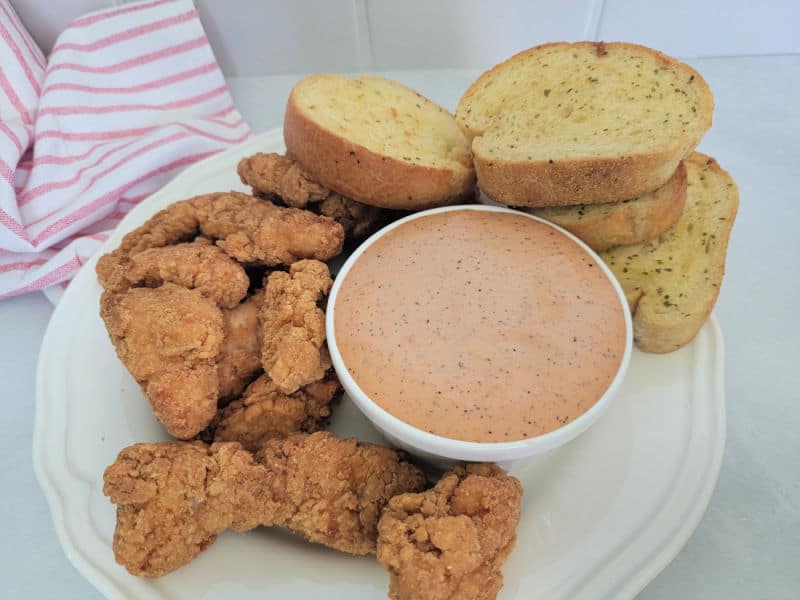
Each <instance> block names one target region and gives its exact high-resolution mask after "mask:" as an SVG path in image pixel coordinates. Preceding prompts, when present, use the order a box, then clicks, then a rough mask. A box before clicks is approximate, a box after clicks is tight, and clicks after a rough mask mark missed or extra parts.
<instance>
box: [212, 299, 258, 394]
mask: <svg viewBox="0 0 800 600" xmlns="http://www.w3.org/2000/svg"><path fill="white" fill-rule="evenodd" d="M263 303H264V290H263V289H260V290H258V291H256V292H255V293H254V294H252V295H251V296H250V297H249V298H248V299H247V300H245V301H244V302H242V303H241V304H239V305H238V306H237V307H236V308H231V309H228V310H223V311H222V328H223V341H222V347H221V348H220V352H219V358H218V360H217V370H218V373H219V399H220V400H225V399H228V398H235V397H236V396H239V395H240V394H241V393H242V391H243V390H244V388H245V387H246V386H247V384H249V383H250V382H251V381H253V379H255V378H256V377H257V376H258V374H259V373H260V372H261V370H262V367H261V322H260V320H259V313H260V312H261V305H262V304H263Z"/></svg>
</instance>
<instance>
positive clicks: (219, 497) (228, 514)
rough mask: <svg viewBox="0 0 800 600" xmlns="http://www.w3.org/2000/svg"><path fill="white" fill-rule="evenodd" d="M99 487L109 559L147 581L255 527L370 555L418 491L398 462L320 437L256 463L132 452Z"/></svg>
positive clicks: (219, 449)
mask: <svg viewBox="0 0 800 600" xmlns="http://www.w3.org/2000/svg"><path fill="white" fill-rule="evenodd" d="M103 480H104V486H103V492H104V493H105V494H106V495H107V496H108V497H109V498H110V499H111V502H113V503H114V504H116V505H117V526H116V530H115V531H114V544H113V546H114V555H115V557H116V559H117V562H119V563H120V564H121V565H123V566H125V568H126V569H128V571H129V572H130V573H132V574H134V575H140V576H144V577H158V576H160V575H165V574H167V573H170V572H171V571H174V570H175V569H177V568H178V567H181V566H182V565H185V564H186V563H188V562H190V561H191V560H192V559H193V558H195V557H196V556H197V555H198V554H200V552H202V551H203V550H205V549H206V548H207V547H208V546H209V545H210V544H211V543H212V542H213V541H214V538H215V536H216V535H217V534H219V533H221V532H222V531H224V530H225V529H234V530H236V531H246V530H248V529H253V528H254V527H257V526H258V525H265V526H272V525H277V526H281V527H286V528H287V529H289V530H291V531H293V532H294V533H297V534H299V535H301V536H303V537H305V538H306V539H308V540H310V541H312V542H316V543H320V544H324V545H326V546H330V547H331V548H335V549H337V550H341V551H342V552H349V553H352V554H369V553H372V552H374V551H375V543H376V537H377V529H376V527H377V521H378V516H379V515H380V511H381V509H382V508H383V507H384V505H385V504H386V502H387V501H388V500H389V498H391V497H392V496H394V495H396V494H401V493H403V492H408V491H415V490H419V489H421V487H422V485H423V481H424V480H423V475H422V473H421V472H420V470H419V469H418V468H417V467H415V466H413V465H412V464H410V463H408V462H406V461H405V458H404V457H403V455H402V454H400V453H398V452H396V451H394V450H391V449H389V448H384V447H382V446H376V445H373V444H359V443H357V442H356V440H354V439H351V440H339V439H337V438H335V437H333V436H332V435H331V434H329V433H326V432H318V433H314V434H311V435H306V434H298V435H295V436H292V437H290V438H288V439H286V440H271V441H269V442H267V443H266V444H265V445H264V446H263V447H262V448H261V449H260V450H259V452H257V453H256V454H255V456H254V455H253V454H251V453H250V452H247V451H246V450H244V449H243V448H242V447H241V445H240V444H238V443H236V442H222V443H216V444H213V445H211V446H207V445H206V444H204V443H202V442H194V443H188V442H171V443H160V444H136V445H134V446H130V447H128V448H126V449H124V450H123V451H122V452H120V454H119V456H118V457H117V460H116V461H115V462H114V464H112V465H111V466H110V467H108V468H107V469H106V471H105V474H104V476H103Z"/></svg>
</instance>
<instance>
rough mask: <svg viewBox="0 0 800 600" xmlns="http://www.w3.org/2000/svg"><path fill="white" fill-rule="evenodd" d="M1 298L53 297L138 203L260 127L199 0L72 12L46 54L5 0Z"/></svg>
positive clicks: (0, 34)
mask: <svg viewBox="0 0 800 600" xmlns="http://www.w3.org/2000/svg"><path fill="white" fill-rule="evenodd" d="M0 38H2V39H0V176H2V177H0V299H2V298H7V297H9V296H14V295H17V294H23V293H26V292H31V291H36V290H42V291H45V293H47V295H48V297H50V298H51V299H53V300H54V301H55V300H56V299H57V298H58V297H59V296H60V293H61V291H62V290H63V288H64V287H66V284H67V282H68V281H69V280H70V279H71V278H72V277H73V276H74V275H75V273H76V271H77V270H78V268H80V266H81V265H82V264H83V263H84V262H86V260H87V259H88V258H89V257H90V256H91V255H92V254H93V253H94V252H96V251H97V249H98V248H99V247H100V245H101V244H102V242H103V241H104V240H105V239H106V237H107V236H108V233H109V232H110V231H111V230H112V229H113V228H114V227H115V226H116V224H117V223H118V222H119V221H120V219H121V218H122V217H123V216H124V215H125V213H127V212H128V211H129V210H130V209H131V208H132V207H133V206H134V205H135V204H136V203H138V202H139V201H141V200H142V199H143V198H146V197H147V196H148V195H150V194H151V193H153V192H154V191H156V190H157V189H158V188H159V187H161V186H163V185H164V184H165V183H166V182H167V181H169V180H170V179H171V178H173V177H174V176H175V175H176V174H177V173H178V172H179V171H180V170H181V169H183V168H184V167H186V166H187V165H189V164H191V163H193V162H195V161H198V160H201V159H203V158H205V157H207V156H210V155H212V154H214V153H215V152H219V151H220V150H222V149H224V148H226V147H228V146H230V145H231V144H237V143H239V142H242V141H243V140H245V139H246V138H247V137H248V136H249V135H250V130H249V128H248V126H247V124H246V123H245V122H244V120H243V119H242V117H241V115H240V114H239V112H238V111H237V110H236V107H235V106H234V105H233V101H232V99H231V96H230V94H229V92H228V88H227V86H226V85H225V80H224V78H223V76H222V73H221V72H220V70H219V66H218V65H217V62H216V60H215V59H214V55H213V53H212V51H211V48H210V47H209V45H208V40H207V39H206V36H205V33H204V32H203V28H202V25H201V24H200V20H199V19H198V16H197V12H196V11H195V9H194V6H193V4H192V2H191V1H190V0H150V1H145V2H138V3H135V4H125V5H123V6H121V7H116V8H113V9H109V10H104V11H100V12H96V13H92V14H89V15H87V16H84V17H81V18H79V19H77V20H75V21H73V22H72V23H71V24H70V25H69V26H68V27H67V29H66V30H65V31H64V32H63V33H62V34H61V36H60V37H59V38H58V41H57V42H56V44H55V46H54V48H53V51H52V53H51V54H50V56H49V57H48V58H47V59H46V58H45V57H44V55H43V54H42V52H41V51H40V50H39V48H38V47H37V46H36V44H35V42H34V41H33V40H32V39H31V36H30V35H29V34H28V32H27V31H26V30H25V28H24V26H23V25H22V23H21V22H20V20H19V18H18V17H17V15H16V14H15V13H14V10H13V8H12V7H11V6H10V4H9V2H8V1H7V0H0Z"/></svg>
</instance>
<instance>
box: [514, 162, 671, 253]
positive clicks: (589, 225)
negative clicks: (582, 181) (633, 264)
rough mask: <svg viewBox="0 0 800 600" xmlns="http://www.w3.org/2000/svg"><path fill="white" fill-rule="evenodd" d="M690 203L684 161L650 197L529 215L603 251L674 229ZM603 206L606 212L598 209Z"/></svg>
mask: <svg viewBox="0 0 800 600" xmlns="http://www.w3.org/2000/svg"><path fill="white" fill-rule="evenodd" d="M685 204H686V167H685V165H684V164H683V162H681V163H679V164H678V168H677V169H676V170H675V173H674V174H673V176H672V177H671V178H670V180H669V181H668V182H667V183H666V184H664V185H663V186H661V187H660V188H658V189H657V190H655V191H654V192H651V193H650V194H647V195H645V196H642V197H639V198H634V199H633V200H628V201H625V202H617V203H614V204H598V205H582V206H576V207H570V208H569V210H568V211H567V210H565V209H561V208H528V209H525V210H526V212H530V213H531V214H534V215H538V216H540V217H542V218H543V219H547V220H548V221H552V222H553V223H555V224H556V225H559V226H560V227H563V228H564V229H566V230H567V231H570V232H571V233H573V234H575V235H576V236H578V237H579V238H581V239H582V240H583V241H584V242H586V244H587V245H588V246H589V247H590V248H592V249H593V250H596V251H597V252H601V251H603V250H608V249H609V248H613V247H614V246H621V245H626V244H636V243H639V242H645V241H648V240H654V239H656V238H657V237H658V236H660V235H661V234H662V233H664V232H665V231H667V230H668V229H669V228H670V227H672V226H673V225H674V224H675V222H676V221H677V220H678V218H679V217H680V216H681V213H682V212H683V207H684V205H685ZM600 207H602V208H603V209H604V210H597V209H599V208H600Z"/></svg>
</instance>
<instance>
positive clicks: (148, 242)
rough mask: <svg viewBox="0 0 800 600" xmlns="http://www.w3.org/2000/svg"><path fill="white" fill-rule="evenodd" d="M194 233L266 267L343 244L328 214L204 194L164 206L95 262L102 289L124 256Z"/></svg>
mask: <svg viewBox="0 0 800 600" xmlns="http://www.w3.org/2000/svg"><path fill="white" fill-rule="evenodd" d="M198 235H203V236H205V237H207V238H210V239H212V240H215V242H216V244H217V246H219V247H220V248H221V249H222V250H224V251H225V252H226V253H227V254H228V256H230V257H231V258H233V259H235V260H236V261H238V262H240V263H244V264H253V265H266V266H276V265H290V264H292V263H293V262H295V261H297V260H300V259H304V258H315V259H319V260H328V259H330V258H333V257H334V256H336V255H337V254H339V253H340V252H341V251H342V243H343V242H344V230H343V229H342V226H341V225H339V224H338V223H336V222H335V221H333V220H331V219H329V218H327V217H321V216H319V215H316V214H314V213H312V212H309V211H304V210H298V209H294V208H283V207H280V206H276V205H275V204H273V203H272V202H269V201H267V200H263V199H259V198H254V197H253V196H249V195H247V194H242V193H240V192H219V193H214V194H205V195H202V196H195V197H194V198H190V199H189V200H183V201H181V202H176V203H175V204H172V205H171V206H168V207H167V208H165V209H164V210H162V211H159V212H158V213H156V214H155V215H154V216H153V217H151V218H150V219H149V220H148V221H147V222H146V223H144V224H143V225H142V226H140V227H138V228H136V229H135V230H133V231H132V232H130V233H129V234H127V235H126V236H125V237H124V238H123V239H122V243H121V244H120V246H119V248H117V249H116V250H114V252H111V253H110V254H106V255H104V256H102V257H101V258H100V260H98V262H97V267H96V270H97V275H98V279H99V280H100V283H101V285H103V287H113V285H114V282H115V281H117V279H118V277H119V274H118V271H119V268H120V263H121V262H122V261H123V259H124V258H125V257H128V256H133V255H136V254H139V253H140V252H143V251H144V250H147V249H148V248H160V247H162V246H169V245H172V244H177V243H180V242H186V241H190V240H192V239H194V238H195V237H197V236H198Z"/></svg>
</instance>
